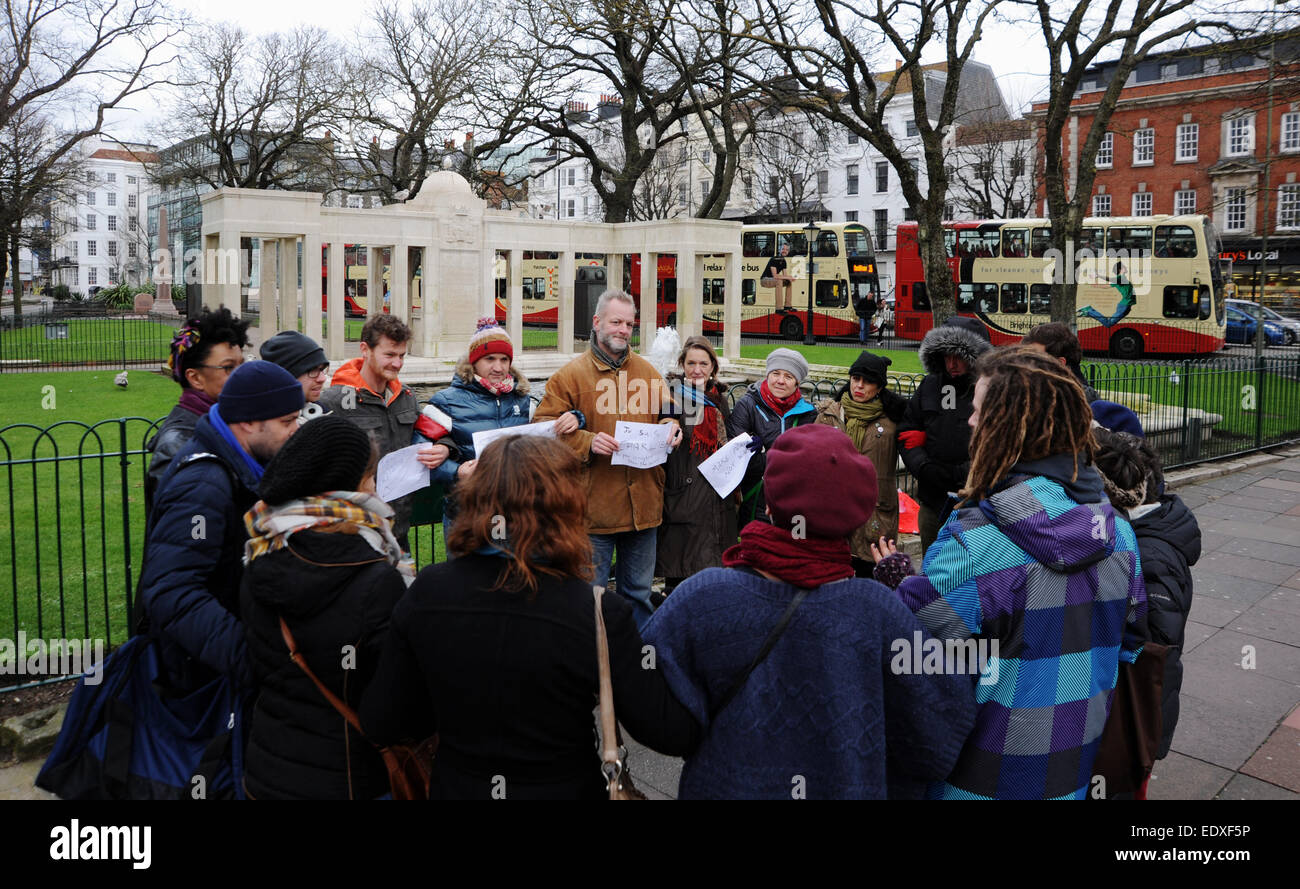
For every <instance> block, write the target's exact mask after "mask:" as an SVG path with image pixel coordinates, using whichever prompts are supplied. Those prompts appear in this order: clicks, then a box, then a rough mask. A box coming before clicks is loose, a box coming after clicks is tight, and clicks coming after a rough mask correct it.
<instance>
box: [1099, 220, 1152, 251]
mask: <svg viewBox="0 0 1300 889" xmlns="http://www.w3.org/2000/svg"><path fill="white" fill-rule="evenodd" d="M1120 251H1123V252H1124V254H1125V255H1127V256H1129V257H1130V258H1135V257H1139V256H1150V255H1151V229H1150V228H1147V227H1146V226H1142V227H1138V226H1133V227H1129V226H1126V225H1113V226H1111V227H1110V229H1109V230H1108V231H1107V232H1106V255H1107V256H1117V255H1119V253H1120Z"/></svg>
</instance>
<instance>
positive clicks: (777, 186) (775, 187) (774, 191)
mask: <svg viewBox="0 0 1300 889" xmlns="http://www.w3.org/2000/svg"><path fill="white" fill-rule="evenodd" d="M767 193H768V194H769V195H771V196H772V197H773V198H775V197H776V196H777V195H779V194H780V193H781V177H780V176H769V177H767Z"/></svg>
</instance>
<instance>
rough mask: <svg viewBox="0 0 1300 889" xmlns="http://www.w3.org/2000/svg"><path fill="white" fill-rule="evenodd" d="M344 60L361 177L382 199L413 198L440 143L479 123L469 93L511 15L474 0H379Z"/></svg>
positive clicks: (496, 50) (492, 60)
mask: <svg viewBox="0 0 1300 889" xmlns="http://www.w3.org/2000/svg"><path fill="white" fill-rule="evenodd" d="M370 19H371V28H370V30H369V31H368V32H366V33H364V34H363V35H362V38H361V43H360V47H359V49H358V52H357V53H356V57H355V61H354V62H353V63H351V64H350V65H349V66H348V78H349V80H350V81H351V83H352V84H353V86H354V91H353V95H352V102H354V103H355V106H356V113H355V118H354V120H353V122H352V124H351V128H350V131H351V139H352V142H353V146H354V152H355V157H356V161H357V163H358V164H359V166H360V173H361V178H362V182H363V183H364V184H365V186H366V187H367V189H368V190H373V191H374V192H375V193H377V194H379V195H381V196H382V197H383V199H384V201H385V202H386V203H388V202H392V201H395V200H399V198H398V197H397V195H399V194H400V195H401V196H402V197H401V199H409V198H412V197H415V195H416V194H418V193H419V190H420V186H421V185H422V184H423V183H424V178H425V176H427V175H429V174H430V173H432V172H435V171H436V170H438V169H439V166H440V164H441V160H442V157H443V156H444V154H445V148H444V145H445V142H446V140H447V139H448V138H449V137H454V136H455V135H456V134H457V133H459V132H461V131H464V130H467V129H472V128H473V127H474V126H476V116H475V114H474V110H473V99H474V98H475V97H476V96H477V95H478V94H479V91H480V88H481V87H482V86H483V85H484V84H485V83H487V82H489V72H490V70H491V69H492V68H493V67H494V66H497V65H507V64H513V63H514V60H513V59H507V58H505V57H504V55H503V53H502V48H503V45H504V40H505V35H506V33H507V29H508V27H509V21H508V19H506V18H505V17H504V16H503V15H502V14H501V10H500V9H499V8H497V7H496V6H494V5H487V4H481V3H476V2H473V0H419V2H417V3H416V4H415V5H413V6H407V5H406V4H398V3H396V2H394V0H384V2H382V3H380V4H379V5H377V6H376V7H375V8H374V10H373V11H372V13H371V14H370Z"/></svg>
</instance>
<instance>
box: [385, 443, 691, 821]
mask: <svg viewBox="0 0 1300 889" xmlns="http://www.w3.org/2000/svg"><path fill="white" fill-rule="evenodd" d="M580 470H581V467H580V465H579V463H578V460H577V458H576V457H575V456H574V455H573V452H572V451H570V450H569V449H568V448H566V447H564V446H563V445H561V444H560V443H559V442H557V441H554V440H551V439H545V438H539V437H535V436H514V437H510V438H505V439H501V440H498V441H495V442H493V443H492V444H490V445H489V446H488V447H487V448H485V449H484V451H483V453H481V454H479V455H478V465H477V467H476V468H475V470H474V473H473V474H472V475H471V476H470V477H469V478H468V479H465V480H463V481H462V482H461V484H460V486H459V488H458V490H459V493H460V498H461V501H460V514H459V515H458V516H457V520H456V526H455V530H454V531H453V532H452V535H451V538H450V539H449V540H448V541H447V548H448V551H449V553H450V554H451V556H452V557H451V558H450V559H449V560H448V561H446V562H443V563H441V564H438V565H431V566H429V567H428V568H425V569H424V570H423V571H422V572H420V575H419V577H418V578H416V581H415V583H414V584H413V585H412V586H411V588H410V590H409V591H408V592H407V594H406V596H405V597H404V598H403V599H402V600H401V601H400V602H399V603H398V604H397V607H396V608H395V609H394V610H393V617H392V624H391V628H390V630H389V635H388V638H387V640H386V642H385V649H384V653H383V657H382V659H381V661H380V663H379V668H378V672H377V674H376V676H375V679H374V681H373V682H372V684H371V693H370V694H369V695H367V697H366V699H365V701H364V702H363V704H362V708H361V723H362V726H363V727H364V729H365V732H366V735H367V737H369V738H370V740H372V741H374V742H375V743H378V744H388V743H392V742H394V741H398V740H400V739H403V738H425V737H428V736H429V735H431V734H433V733H434V732H435V731H436V732H438V733H439V738H440V740H439V747H438V755H437V759H436V760H435V763H434V772H433V778H432V782H431V786H430V790H429V795H430V797H431V798H433V799H493V798H497V799H499V798H501V797H503V796H504V798H506V799H574V798H582V799H600V798H603V797H605V796H607V791H606V789H605V782H604V779H603V777H602V775H601V773H600V757H599V756H598V755H597V752H596V746H595V720H594V718H593V716H592V711H593V709H594V708H595V706H596V691H597V681H598V678H597V666H596V623H595V613H594V607H593V604H594V600H593V596H592V588H591V570H592V569H591V542H590V539H589V538H588V536H587V532H586V527H587V526H586V509H587V502H586V495H585V493H584V491H583V486H582V476H581V471H580ZM601 603H602V610H603V614H604V618H605V625H606V627H607V628H608V634H609V660H610V668H611V673H612V677H613V685H614V701H615V712H616V713H617V714H618V719H619V721H620V722H621V723H622V724H623V726H624V727H625V728H626V729H627V730H628V732H629V733H630V734H631V735H633V736H634V737H635V738H636V739H637V740H638V741H640V742H641V743H643V744H645V745H646V746H648V747H651V748H653V749H655V750H658V751H660V752H662V753H666V754H669V755H673V756H680V755H682V754H684V753H685V752H687V751H688V750H690V749H691V748H692V747H693V746H694V745H695V743H696V740H697V739H698V736H699V727H698V726H697V725H696V723H695V720H694V719H693V718H692V717H691V715H690V713H689V712H688V711H687V710H686V709H685V708H683V707H682V706H681V705H680V704H679V703H678V702H677V700H676V699H675V698H674V697H673V696H672V694H671V692H670V691H669V690H668V687H667V685H666V684H665V683H664V680H663V677H662V675H661V674H660V672H659V671H658V670H649V669H643V668H642V663H641V661H642V657H643V653H642V641H641V635H640V633H638V632H637V628H636V622H635V621H634V620H633V618H632V609H631V606H630V605H629V604H628V603H627V601H626V600H624V599H622V598H621V597H619V596H603V597H601Z"/></svg>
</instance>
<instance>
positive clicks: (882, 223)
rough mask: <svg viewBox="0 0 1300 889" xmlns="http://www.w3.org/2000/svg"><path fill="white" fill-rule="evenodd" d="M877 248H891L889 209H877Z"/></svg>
mask: <svg viewBox="0 0 1300 889" xmlns="http://www.w3.org/2000/svg"><path fill="white" fill-rule="evenodd" d="M876 249H877V250H888V249H889V211H888V210H877V211H876Z"/></svg>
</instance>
